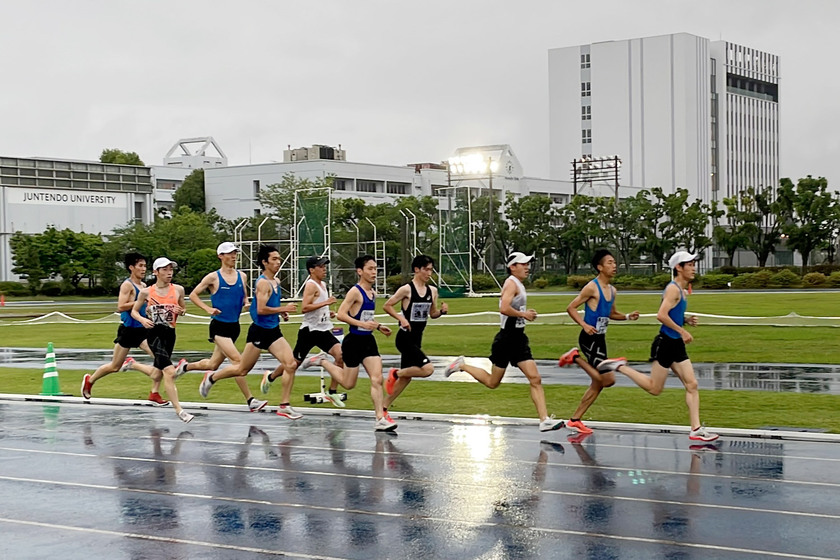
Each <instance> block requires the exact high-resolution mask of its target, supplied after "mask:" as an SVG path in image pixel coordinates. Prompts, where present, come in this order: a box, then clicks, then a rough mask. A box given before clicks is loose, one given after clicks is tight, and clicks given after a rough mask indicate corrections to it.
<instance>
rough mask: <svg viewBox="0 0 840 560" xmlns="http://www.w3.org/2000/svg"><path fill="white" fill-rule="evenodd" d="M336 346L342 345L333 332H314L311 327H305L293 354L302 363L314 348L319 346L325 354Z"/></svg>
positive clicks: (300, 332) (301, 331)
mask: <svg viewBox="0 0 840 560" xmlns="http://www.w3.org/2000/svg"><path fill="white" fill-rule="evenodd" d="M336 344H340V343H339V342H338V339H337V338H336V337H335V335H334V334H333V333H332V332H331V331H312V330H309V327H303V328H302V329H300V330H299V331H298V337H297V342H296V343H295V349H294V350H293V351H292V354H293V355H294V357H295V360H297V361H298V362H302V361H303V360H305V359H306V355H307V354H309V352H310V351H311V350H312V349H313V348H314V347H316V346H317V347H318V348H320V349H321V350H323V351H324V352H329V351H330V350H332V347H333V346H335V345H336Z"/></svg>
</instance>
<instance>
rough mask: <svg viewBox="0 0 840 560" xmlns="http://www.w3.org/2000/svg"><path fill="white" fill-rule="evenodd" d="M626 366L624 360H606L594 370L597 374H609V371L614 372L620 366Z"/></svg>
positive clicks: (625, 360)
mask: <svg viewBox="0 0 840 560" xmlns="http://www.w3.org/2000/svg"><path fill="white" fill-rule="evenodd" d="M626 365H627V359H626V358H610V359H608V360H603V361H602V362H601V363H599V364H598V367H597V368H595V369H597V370H598V373H610V372H611V371H616V370H617V369H618V368H620V367H621V366H626Z"/></svg>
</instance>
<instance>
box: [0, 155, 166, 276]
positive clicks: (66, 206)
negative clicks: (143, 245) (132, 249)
mask: <svg viewBox="0 0 840 560" xmlns="http://www.w3.org/2000/svg"><path fill="white" fill-rule="evenodd" d="M152 191H153V189H152V183H151V171H150V169H149V168H148V167H141V166H133V165H114V164H110V163H99V162H92V161H75V160H54V159H41V158H15V157H0V228H2V229H0V279H2V280H4V281H5V280H17V279H18V278H17V276H16V275H15V274H13V273H12V257H11V251H10V250H9V239H10V238H11V236H12V234H14V233H15V232H17V231H20V232H22V233H41V232H43V231H44V230H46V229H47V228H48V227H50V226H53V227H55V228H56V229H59V230H62V229H65V228H68V229H71V230H73V231H77V232H87V233H102V234H107V233H110V232H111V230H113V229H114V228H115V227H118V226H124V225H126V224H128V223H129V222H131V221H132V220H137V221H142V222H144V223H149V222H150V221H151V220H152V215H153V204H154V199H153V194H152Z"/></svg>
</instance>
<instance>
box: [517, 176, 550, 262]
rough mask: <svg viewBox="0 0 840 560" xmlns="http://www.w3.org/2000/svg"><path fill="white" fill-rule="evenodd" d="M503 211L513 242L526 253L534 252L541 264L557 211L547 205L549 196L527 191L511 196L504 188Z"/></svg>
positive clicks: (548, 248) (548, 247) (547, 249)
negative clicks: (527, 193)
mask: <svg viewBox="0 0 840 560" xmlns="http://www.w3.org/2000/svg"><path fill="white" fill-rule="evenodd" d="M505 213H506V214H507V218H508V220H509V222H510V239H511V241H512V242H513V246H514V247H516V249H517V250H518V251H522V252H523V253H525V254H526V255H527V254H534V255H537V257H538V258H537V262H538V263H540V264H542V263H543V262H544V260H545V256H546V255H547V254H548V253H549V252H550V250H551V247H552V245H553V242H554V240H555V239H556V235H555V233H554V222H555V220H556V219H557V216H556V214H557V212H556V210H555V209H554V208H553V207H552V206H551V197H549V196H546V195H536V194H531V195H528V196H522V197H519V198H515V197H514V195H513V193H511V192H508V193H507V198H506V200H505Z"/></svg>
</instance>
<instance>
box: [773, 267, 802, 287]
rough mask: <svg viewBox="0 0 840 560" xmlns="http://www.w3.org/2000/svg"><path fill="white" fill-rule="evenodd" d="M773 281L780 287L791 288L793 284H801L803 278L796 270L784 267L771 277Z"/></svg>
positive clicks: (774, 284)
mask: <svg viewBox="0 0 840 560" xmlns="http://www.w3.org/2000/svg"><path fill="white" fill-rule="evenodd" d="M771 283H772V284H773V286H778V287H779V288H791V287H793V286H799V285H800V284H801V283H802V279H801V278H800V277H799V275H798V274H796V273H795V272H793V271H791V270H788V269H784V270H780V271H779V272H777V273H776V274H774V275H773V276H772V277H771Z"/></svg>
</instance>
